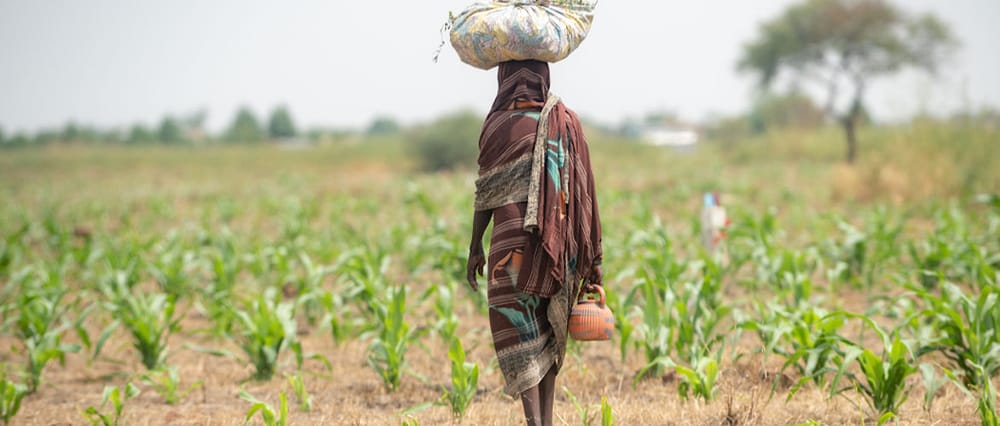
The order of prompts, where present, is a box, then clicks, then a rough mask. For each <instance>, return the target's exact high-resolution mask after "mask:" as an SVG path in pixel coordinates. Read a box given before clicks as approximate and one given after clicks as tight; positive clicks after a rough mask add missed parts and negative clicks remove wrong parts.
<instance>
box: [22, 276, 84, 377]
mask: <svg viewBox="0 0 1000 426" xmlns="http://www.w3.org/2000/svg"><path fill="white" fill-rule="evenodd" d="M34 276H35V277H36V278H38V279H27V280H25V281H24V282H22V284H23V285H24V287H23V288H22V289H21V290H20V295H19V296H18V298H17V314H16V316H15V317H14V327H15V335H16V336H17V337H18V339H20V341H21V344H22V345H23V349H24V352H25V355H27V358H28V366H27V370H28V393H29V394H31V393H34V392H35V391H37V390H38V386H39V385H40V384H41V380H42V371H43V370H44V369H45V366H46V364H48V363H49V361H53V360H58V361H59V363H60V364H62V363H65V361H66V354H67V353H75V352H79V351H80V345H75V344H74V345H70V344H64V343H62V338H63V334H64V332H65V331H66V330H67V329H69V328H70V327H71V326H72V324H71V323H70V322H69V321H67V320H66V318H65V316H66V313H67V312H68V310H69V308H70V307H69V306H68V305H66V304H64V303H63V298H64V295H65V294H66V291H67V290H66V289H65V288H64V287H62V278H61V277H62V276H61V274H48V273H46V272H44V271H42V272H38V275H34Z"/></svg>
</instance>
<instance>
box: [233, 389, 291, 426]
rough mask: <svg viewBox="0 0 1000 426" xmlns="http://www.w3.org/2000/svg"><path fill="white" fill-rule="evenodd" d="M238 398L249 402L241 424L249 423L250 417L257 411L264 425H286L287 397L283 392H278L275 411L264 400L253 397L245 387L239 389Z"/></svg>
mask: <svg viewBox="0 0 1000 426" xmlns="http://www.w3.org/2000/svg"><path fill="white" fill-rule="evenodd" d="M240 399H243V400H244V401H247V402H249V403H250V404H251V405H250V409H249V410H247V415H246V417H244V418H243V424H247V423H250V419H253V417H254V416H255V415H256V414H257V413H260V417H261V420H263V421H264V425H265V426H286V425H288V397H287V396H285V393H284V392H280V393H278V410H277V411H275V410H274V408H272V407H271V406H270V405H268V404H267V403H266V402H263V401H260V400H258V399H257V398H254V397H253V395H250V393H248V392H247V391H246V390H245V389H240Z"/></svg>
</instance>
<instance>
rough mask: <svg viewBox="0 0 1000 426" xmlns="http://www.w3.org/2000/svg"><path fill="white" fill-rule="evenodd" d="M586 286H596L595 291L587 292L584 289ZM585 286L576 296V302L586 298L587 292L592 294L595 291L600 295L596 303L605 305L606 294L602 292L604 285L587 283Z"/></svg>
mask: <svg viewBox="0 0 1000 426" xmlns="http://www.w3.org/2000/svg"><path fill="white" fill-rule="evenodd" d="M587 286H590V287H593V288H596V289H597V291H596V292H589V293H588V292H587V290H586V288H587ZM587 286H585V287H584V288H583V290H580V297H578V298H577V302H582V301H584V300H586V298H587V295H588V294H593V293H597V294H598V295H600V296H601V299H600V300H599V301H598V302H597V303H598V304H599V305H600V306H605V305H607V302H606V299H607V297H606V295H605V294H604V287H603V286H600V285H597V284H588V285H587Z"/></svg>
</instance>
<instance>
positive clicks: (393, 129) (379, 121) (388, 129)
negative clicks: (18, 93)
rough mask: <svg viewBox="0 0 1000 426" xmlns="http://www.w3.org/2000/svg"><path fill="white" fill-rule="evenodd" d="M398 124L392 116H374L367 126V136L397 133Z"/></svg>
mask: <svg viewBox="0 0 1000 426" xmlns="http://www.w3.org/2000/svg"><path fill="white" fill-rule="evenodd" d="M399 130H400V125H399V123H398V122H397V121H396V120H395V119H394V118H392V117H388V116H379V117H375V120H374V121H372V124H371V125H370V126H368V132H367V133H368V135H369V136H384V135H394V134H396V133H399Z"/></svg>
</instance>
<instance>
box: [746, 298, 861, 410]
mask: <svg viewBox="0 0 1000 426" xmlns="http://www.w3.org/2000/svg"><path fill="white" fill-rule="evenodd" d="M757 310H758V312H761V313H760V315H761V318H759V319H758V320H756V321H748V322H744V323H743V324H741V327H742V328H743V329H744V330H752V331H755V332H756V333H757V336H758V337H759V338H760V341H761V343H762V344H763V345H764V348H763V350H764V357H765V359H766V358H767V357H768V356H770V354H775V355H778V356H780V357H782V358H784V359H785V362H784V364H783V365H782V366H781V372H782V373H784V371H785V370H786V369H789V368H792V369H794V370H795V371H796V372H797V373H798V374H799V376H800V377H801V378H800V379H799V380H798V382H796V383H795V385H794V386H792V388H791V390H790V391H789V393H788V399H789V400H791V399H792V398H793V397H794V396H795V394H796V393H797V392H798V390H799V389H801V388H802V386H804V385H805V384H806V383H809V382H813V383H814V384H816V385H817V386H823V385H824V384H825V383H826V376H827V375H828V374H831V373H835V372H836V371H837V369H836V367H835V366H836V365H840V362H841V361H840V360H842V359H843V354H844V351H843V349H842V346H843V345H845V344H847V343H849V342H848V341H847V340H846V339H844V338H843V337H842V336H841V335H840V329H841V328H843V326H844V322H845V317H844V315H843V314H842V313H840V312H834V313H830V314H827V313H826V312H825V311H823V310H822V309H820V308H815V307H804V308H800V309H799V310H796V311H786V310H785V309H784V307H782V306H781V305H777V304H772V305H769V306H768V307H766V308H765V307H761V306H758V308H757ZM780 377H781V375H780V374H779V375H777V377H776V381H775V383H774V385H773V386H772V389H771V392H772V394H773V392H775V391H776V389H777V385H778V382H777V379H778V378H780Z"/></svg>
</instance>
